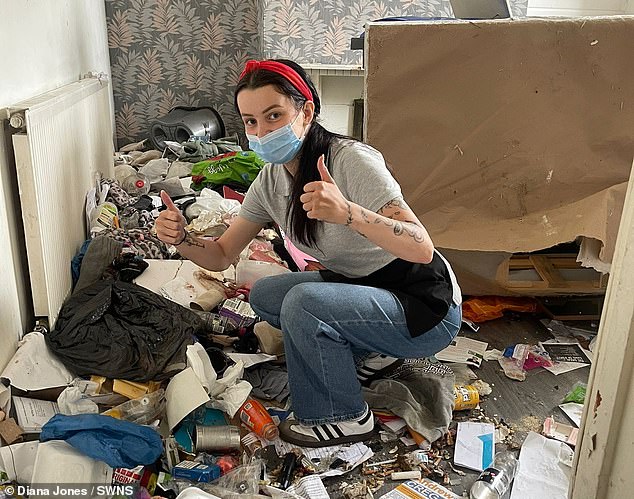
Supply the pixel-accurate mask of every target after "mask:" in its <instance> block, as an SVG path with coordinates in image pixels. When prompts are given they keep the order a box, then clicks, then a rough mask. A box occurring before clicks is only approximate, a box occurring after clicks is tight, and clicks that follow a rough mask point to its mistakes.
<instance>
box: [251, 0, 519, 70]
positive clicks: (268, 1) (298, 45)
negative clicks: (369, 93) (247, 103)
mask: <svg viewBox="0 0 634 499" xmlns="http://www.w3.org/2000/svg"><path fill="white" fill-rule="evenodd" d="M509 4H510V6H511V13H512V14H513V15H514V16H516V17H522V16H525V15H526V9H527V6H528V0H511V1H510V2H509ZM263 6H264V8H263V12H264V21H263V22H264V29H263V40H262V41H263V48H264V56H265V57H286V58H289V59H294V60H296V61H298V62H300V63H304V64H342V65H360V64H361V63H362V58H363V54H362V52H363V51H361V50H355V51H353V50H350V39H351V38H354V37H358V36H359V35H360V34H361V33H363V30H364V28H363V26H364V24H365V23H366V22H368V21H374V20H377V19H382V18H384V17H404V16H416V17H453V11H452V10H451V4H450V3H449V0H378V1H377V0H371V1H368V0H345V1H341V0H300V1H295V0H263Z"/></svg>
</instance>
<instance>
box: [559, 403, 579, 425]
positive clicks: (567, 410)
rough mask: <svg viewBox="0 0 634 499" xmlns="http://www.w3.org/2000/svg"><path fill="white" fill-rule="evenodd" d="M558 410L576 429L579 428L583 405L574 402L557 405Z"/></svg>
mask: <svg viewBox="0 0 634 499" xmlns="http://www.w3.org/2000/svg"><path fill="white" fill-rule="evenodd" d="M559 408H560V409H561V410H562V411H564V414H566V416H568V417H569V418H570V421H572V422H573V423H574V424H576V425H577V428H580V427H581V416H582V415H583V404H577V403H576V402H567V403H565V404H559Z"/></svg>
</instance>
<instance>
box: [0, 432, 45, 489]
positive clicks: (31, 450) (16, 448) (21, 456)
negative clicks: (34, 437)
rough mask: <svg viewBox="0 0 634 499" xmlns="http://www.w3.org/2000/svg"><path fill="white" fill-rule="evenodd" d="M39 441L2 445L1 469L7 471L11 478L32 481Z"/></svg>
mask: <svg viewBox="0 0 634 499" xmlns="http://www.w3.org/2000/svg"><path fill="white" fill-rule="evenodd" d="M39 443H40V442H39V441H35V442H24V443H21V444H13V445H7V446H5V447H0V470H3V471H5V472H6V473H7V475H8V476H9V480H15V481H16V482H18V483H31V477H32V476H33V466H34V464H35V456H36V455H37V447H38V445H39Z"/></svg>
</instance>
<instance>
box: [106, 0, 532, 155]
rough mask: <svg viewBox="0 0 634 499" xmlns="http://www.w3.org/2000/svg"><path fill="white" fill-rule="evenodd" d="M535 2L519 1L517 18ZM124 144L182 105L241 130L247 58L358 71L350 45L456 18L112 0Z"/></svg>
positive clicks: (425, 4)
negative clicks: (401, 25)
mask: <svg viewBox="0 0 634 499" xmlns="http://www.w3.org/2000/svg"><path fill="white" fill-rule="evenodd" d="M527 4H528V0H512V10H513V13H514V15H516V16H523V15H525V14H526V8H527ZM106 14H107V19H108V42H109V47H110V59H111V62H112V81H113V88H114V98H115V108H116V125H117V137H118V141H119V145H122V144H124V143H127V142H131V141H136V140H140V139H142V138H145V137H147V134H148V129H149V125H150V123H151V122H152V120H154V119H155V118H157V117H159V116H162V115H163V114H165V113H167V111H169V109H170V108H172V107H173V106H176V105H189V106H201V105H211V106H214V107H215V108H216V109H218V110H219V111H220V114H221V115H222V116H223V118H224V120H225V122H226V125H227V129H228V130H229V131H236V130H237V129H241V128H242V127H241V125H240V122H239V120H238V117H237V116H236V115H235V113H234V110H233V86H234V85H235V83H236V81H237V79H238V76H239V74H240V71H241V69H242V67H243V65H244V63H245V61H246V60H247V59H250V58H254V57H255V58H259V57H285V58H289V59H294V60H296V61H297V62H299V63H303V64H308V63H312V64H346V65H355V64H356V65H358V64H360V63H361V56H362V54H361V51H351V50H349V47H350V39H351V38H352V37H355V36H358V35H359V34H360V33H361V32H362V31H363V25H364V24H365V23H366V22H367V21H372V20H376V19H380V18H383V17H389V16H420V17H442V16H444V17H451V16H452V11H451V6H450V4H449V1H448V0H381V1H375V0H372V1H368V0H300V1H293V0H227V1H223V0H106Z"/></svg>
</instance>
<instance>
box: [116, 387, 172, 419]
mask: <svg viewBox="0 0 634 499" xmlns="http://www.w3.org/2000/svg"><path fill="white" fill-rule="evenodd" d="M164 408H165V390H163V389H162V388H159V389H158V390H157V391H155V392H151V393H148V394H146V395H144V396H143V397H139V398H137V399H131V400H128V401H126V402H123V403H122V404H119V405H118V406H115V407H113V408H112V409H109V410H107V411H105V412H104V413H103V414H104V415H105V416H111V417H113V418H117V419H123V420H125V421H131V422H132V423H137V424H149V423H151V422H152V421H154V420H155V419H157V418H158V417H159V416H160V414H161V412H163V410H164Z"/></svg>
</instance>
